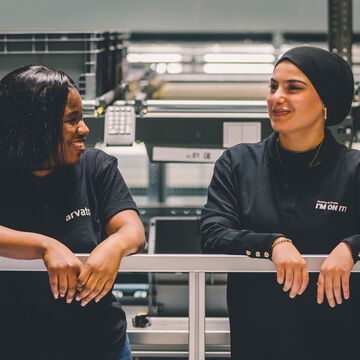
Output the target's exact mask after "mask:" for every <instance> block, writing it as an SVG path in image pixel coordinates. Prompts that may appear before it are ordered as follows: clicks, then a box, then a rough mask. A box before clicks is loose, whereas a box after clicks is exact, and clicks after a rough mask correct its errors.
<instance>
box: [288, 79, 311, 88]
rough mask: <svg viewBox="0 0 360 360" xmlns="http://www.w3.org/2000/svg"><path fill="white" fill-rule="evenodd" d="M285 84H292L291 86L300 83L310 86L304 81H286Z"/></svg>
mask: <svg viewBox="0 0 360 360" xmlns="http://www.w3.org/2000/svg"><path fill="white" fill-rule="evenodd" d="M285 82H286V83H290V84H292V83H297V82H299V83H301V84H303V85H306V86H308V84H307V83H306V82H304V81H302V80H296V79H295V80H286V81H285Z"/></svg>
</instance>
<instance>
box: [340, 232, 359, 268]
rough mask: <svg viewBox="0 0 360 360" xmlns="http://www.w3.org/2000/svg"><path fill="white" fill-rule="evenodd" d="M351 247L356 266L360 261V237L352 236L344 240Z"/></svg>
mask: <svg viewBox="0 0 360 360" xmlns="http://www.w3.org/2000/svg"><path fill="white" fill-rule="evenodd" d="M343 242H346V243H348V244H349V245H350V247H351V252H352V257H353V260H354V264H355V263H356V262H357V261H358V260H359V259H360V235H352V236H349V237H347V238H345V239H344V240H343Z"/></svg>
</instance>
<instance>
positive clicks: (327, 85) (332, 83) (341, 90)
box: [275, 46, 354, 126]
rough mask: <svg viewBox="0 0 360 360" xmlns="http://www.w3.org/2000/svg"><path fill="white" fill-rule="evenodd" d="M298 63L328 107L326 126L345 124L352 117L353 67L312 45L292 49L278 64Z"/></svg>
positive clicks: (338, 57) (336, 56)
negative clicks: (282, 62) (286, 62)
mask: <svg viewBox="0 0 360 360" xmlns="http://www.w3.org/2000/svg"><path fill="white" fill-rule="evenodd" d="M284 60H289V61H291V62H292V63H293V64H295V65H296V66H297V67H298V68H299V69H300V70H301V71H302V72H303V73H304V74H305V75H306V76H307V77H308V79H309V80H310V81H311V83H312V84H313V86H314V88H315V90H316V91H317V93H318V94H319V96H320V99H321V100H322V102H323V103H324V105H325V106H326V108H327V120H326V122H325V126H330V125H337V124H339V123H341V122H342V121H343V120H344V119H345V117H346V116H347V115H348V114H349V112H350V109H351V103H352V100H353V93H354V76H353V73H352V71H351V67H350V65H349V64H348V63H347V62H346V61H345V60H344V59H343V58H341V57H340V56H338V55H336V54H334V53H331V52H329V51H326V50H323V49H319V48H316V47H312V46H299V47H295V48H292V49H290V50H288V51H287V52H286V53H285V54H284V55H283V56H281V58H280V59H279V60H278V62H277V63H276V65H275V67H276V66H277V65H278V64H279V63H280V62H281V61H284Z"/></svg>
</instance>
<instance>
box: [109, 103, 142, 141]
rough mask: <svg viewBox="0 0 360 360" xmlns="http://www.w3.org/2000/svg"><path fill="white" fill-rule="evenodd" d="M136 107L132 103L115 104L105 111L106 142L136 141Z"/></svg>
mask: <svg viewBox="0 0 360 360" xmlns="http://www.w3.org/2000/svg"><path fill="white" fill-rule="evenodd" d="M135 121H136V115H135V109H134V107H133V106H130V105H123V106H119V105H113V106H109V107H107V109H106V113H105V134H104V137H105V139H104V140H105V144H106V145H110V146H117V145H132V144H133V142H134V141H135Z"/></svg>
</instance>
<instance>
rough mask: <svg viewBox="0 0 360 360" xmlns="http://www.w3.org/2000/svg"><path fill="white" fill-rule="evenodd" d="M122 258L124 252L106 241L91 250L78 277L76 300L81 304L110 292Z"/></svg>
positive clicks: (96, 299)
mask: <svg viewBox="0 0 360 360" xmlns="http://www.w3.org/2000/svg"><path fill="white" fill-rule="evenodd" d="M121 259H122V253H121V252H119V251H116V250H115V249H114V247H113V246H111V244H110V243H107V242H106V241H103V242H102V243H100V244H99V245H98V246H97V247H96V248H95V249H94V250H93V251H92V252H91V254H90V255H89V257H88V258H87V260H86V262H85V264H84V267H83V270H82V272H81V273H80V275H79V277H78V283H77V290H78V293H77V294H76V300H77V301H81V306H85V305H87V304H88V303H89V302H90V301H91V300H93V299H95V302H98V301H99V300H100V299H101V298H103V297H104V296H105V295H106V294H107V293H108V292H109V290H110V289H111V288H112V286H113V284H114V281H115V278H116V275H117V273H118V271H119V266H120V261H121Z"/></svg>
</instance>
